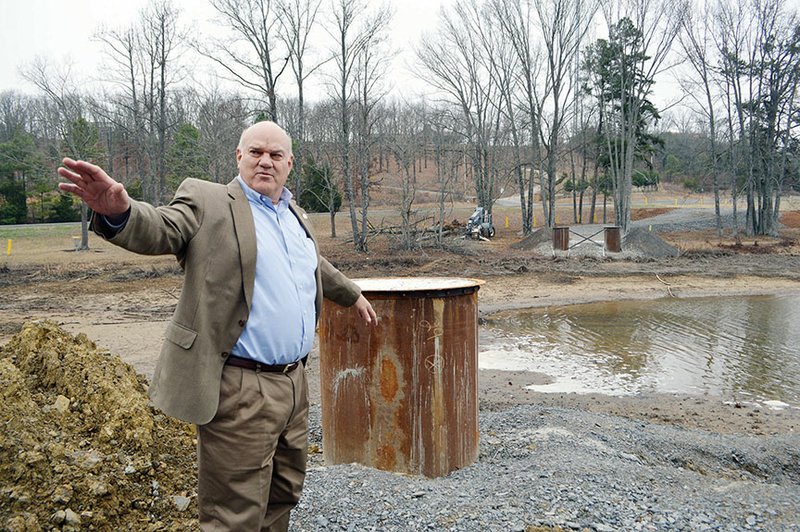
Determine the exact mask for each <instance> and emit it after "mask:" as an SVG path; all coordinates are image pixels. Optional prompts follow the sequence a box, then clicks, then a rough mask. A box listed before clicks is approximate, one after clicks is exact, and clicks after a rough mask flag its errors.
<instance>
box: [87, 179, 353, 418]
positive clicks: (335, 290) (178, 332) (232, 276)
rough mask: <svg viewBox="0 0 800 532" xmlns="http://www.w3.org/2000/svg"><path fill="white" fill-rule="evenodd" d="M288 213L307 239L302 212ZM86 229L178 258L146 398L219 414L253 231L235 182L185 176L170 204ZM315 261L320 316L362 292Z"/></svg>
mask: <svg viewBox="0 0 800 532" xmlns="http://www.w3.org/2000/svg"><path fill="white" fill-rule="evenodd" d="M290 208H291V209H292V212H293V213H294V214H295V216H297V218H298V220H299V221H300V224H301V225H302V226H303V228H304V229H305V230H306V233H307V234H308V235H309V237H310V238H312V239H313V238H314V236H313V234H312V233H311V230H310V227H309V225H308V217H307V216H306V214H305V212H303V211H302V209H300V208H299V207H296V206H294V205H292V206H291V207H290ZM92 229H93V230H94V231H95V232H96V233H98V234H99V235H100V236H103V237H104V238H107V239H108V240H109V241H110V242H112V243H114V244H116V245H118V246H121V247H123V248H125V249H127V250H130V251H133V252H135V253H142V254H146V255H163V254H173V255H175V256H176V257H177V259H178V262H179V263H180V265H181V267H182V268H183V270H184V273H185V280H184V284H183V290H182V292H181V297H180V300H179V301H178V306H177V308H176V309H175V314H174V315H173V317H172V320H171V321H170V323H169V324H168V325H167V329H166V332H165V337H166V341H165V342H164V344H163V346H162V349H161V355H160V357H159V359H158V363H157V364H156V369H155V374H154V375H153V382H152V384H151V385H150V391H149V394H150V398H151V399H152V401H153V403H154V404H155V405H156V406H157V407H158V408H160V409H161V410H162V411H163V412H164V413H165V414H167V415H170V416H173V417H176V418H178V419H182V420H184V421H188V422H191V423H197V424H200V425H202V424H204V423H208V422H209V421H211V419H212V418H213V417H214V414H215V413H216V411H217V406H218V403H219V386H220V379H221V376H222V368H223V366H224V364H225V360H226V358H227V357H228V355H229V354H230V350H231V348H232V347H233V345H234V344H235V343H236V341H237V340H238V338H239V335H240V333H241V331H242V328H243V327H244V325H245V323H246V322H247V318H248V316H249V309H250V306H251V305H252V302H253V301H252V298H253V285H254V282H255V272H256V232H255V224H254V222H253V215H252V213H251V211H250V205H249V204H248V202H247V198H246V196H245V194H244V191H243V190H242V188H241V186H240V185H239V182H238V181H237V180H235V179H234V180H233V181H231V182H230V183H228V184H227V185H221V184H216V183H210V182H208V181H201V180H197V179H187V180H186V181H184V182H183V183H182V184H181V186H180V187H179V188H178V190H177V191H176V193H175V197H174V198H173V199H172V202H170V204H169V205H168V206H165V207H157V208H156V207H153V206H152V205H150V204H148V203H143V202H138V201H133V200H132V201H131V212H130V217H129V219H128V222H127V223H126V224H125V227H124V228H123V229H122V230H120V231H119V232H118V233H116V234H114V233H113V231H111V230H110V229H109V228H108V226H106V225H105V224H104V223H103V222H102V219H101V218H94V219H93V220H92ZM315 243H316V240H315ZM317 257H318V267H317V271H316V278H317V298H316V311H317V319H319V313H320V309H321V308H322V297H323V296H324V297H326V298H328V299H331V300H333V301H335V302H336V303H339V304H340V305H343V306H350V305H352V304H353V303H355V301H356V299H358V296H359V295H360V293H361V292H360V290H359V288H358V286H357V285H355V283H353V282H352V281H350V280H349V279H347V277H345V276H344V275H343V274H342V273H341V272H339V271H338V270H337V269H336V268H334V267H333V266H332V265H331V264H330V263H329V262H328V261H327V260H325V259H324V258H322V257H320V256H319V250H317ZM275 282H282V279H275ZM275 334H280V331H275Z"/></svg>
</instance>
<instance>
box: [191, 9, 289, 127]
mask: <svg viewBox="0 0 800 532" xmlns="http://www.w3.org/2000/svg"><path fill="white" fill-rule="evenodd" d="M210 2H211V5H212V6H213V7H214V9H216V10H217V12H218V13H219V15H220V19H221V22H222V23H223V24H224V25H225V26H227V27H228V29H229V30H230V31H231V33H232V36H230V37H228V38H219V39H212V40H211V43H210V45H209V46H204V45H202V44H199V43H197V44H195V48H196V49H197V50H198V51H199V52H200V53H201V54H202V55H203V56H205V57H207V58H209V59H211V60H212V61H213V62H214V63H215V64H216V65H217V66H219V67H221V68H222V70H223V71H224V72H226V73H227V74H228V75H229V76H230V78H229V79H231V80H233V81H235V82H236V83H238V84H239V85H241V86H242V87H244V88H245V89H248V90H251V91H254V92H256V93H258V94H260V95H261V96H262V97H263V98H264V101H265V102H266V104H267V108H266V109H265V112H266V116H267V118H268V119H269V120H276V119H277V116H278V108H277V101H278V96H277V92H276V89H277V85H278V80H279V79H280V77H281V75H282V74H283V72H284V70H285V69H286V66H287V65H288V64H289V55H290V52H287V51H286V50H285V49H284V48H283V47H280V48H278V44H279V43H281V44H282V43H283V41H282V40H281V38H280V37H279V36H278V35H277V34H278V29H279V28H280V25H279V24H278V13H279V10H278V9H277V6H276V4H273V2H272V1H271V0H210Z"/></svg>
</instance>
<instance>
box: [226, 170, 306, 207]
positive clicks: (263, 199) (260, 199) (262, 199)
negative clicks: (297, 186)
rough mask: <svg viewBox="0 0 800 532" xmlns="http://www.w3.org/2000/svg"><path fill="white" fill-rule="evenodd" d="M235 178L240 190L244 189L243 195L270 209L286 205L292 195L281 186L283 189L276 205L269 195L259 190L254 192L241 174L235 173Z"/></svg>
mask: <svg viewBox="0 0 800 532" xmlns="http://www.w3.org/2000/svg"><path fill="white" fill-rule="evenodd" d="M236 179H238V180H239V184H240V185H241V187H242V190H244V195H245V196H247V199H248V200H249V201H251V202H253V203H256V204H260V205H266V206H267V207H270V208H272V209H277V207H278V206H279V205H281V204H283V205H285V206H288V205H289V202H290V201H291V199H292V198H293V197H294V195H293V194H292V193H291V191H289V189H288V188H286V187H283V190H282V191H281V197H280V199H279V200H278V205H274V204H273V203H272V198H270V197H269V196H265V195H264V194H261V193H259V192H256V191H255V190H253V189H252V188H250V185H248V184H247V183H245V181H244V179H242V176H240V175H237V176H236Z"/></svg>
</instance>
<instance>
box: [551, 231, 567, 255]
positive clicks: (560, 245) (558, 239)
mask: <svg viewBox="0 0 800 532" xmlns="http://www.w3.org/2000/svg"><path fill="white" fill-rule="evenodd" d="M553 249H554V250H557V251H567V250H569V227H566V226H564V227H553Z"/></svg>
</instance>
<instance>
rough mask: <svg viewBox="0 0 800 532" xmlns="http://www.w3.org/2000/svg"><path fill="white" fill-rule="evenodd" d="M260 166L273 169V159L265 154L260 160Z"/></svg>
mask: <svg viewBox="0 0 800 532" xmlns="http://www.w3.org/2000/svg"><path fill="white" fill-rule="evenodd" d="M258 165H259V166H264V167H266V168H271V167H272V157H270V156H269V154H266V153H265V154H264V155H262V156H261V157H259V158H258Z"/></svg>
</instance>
